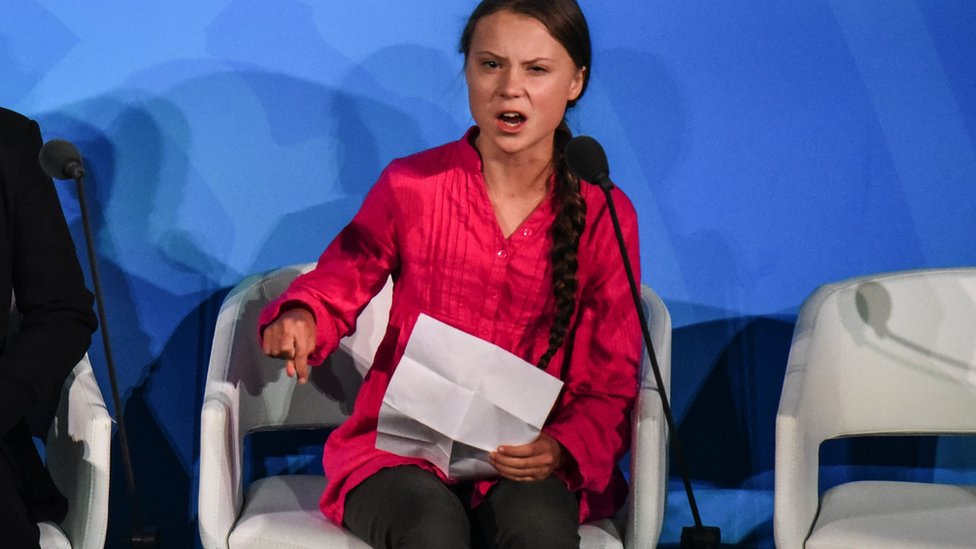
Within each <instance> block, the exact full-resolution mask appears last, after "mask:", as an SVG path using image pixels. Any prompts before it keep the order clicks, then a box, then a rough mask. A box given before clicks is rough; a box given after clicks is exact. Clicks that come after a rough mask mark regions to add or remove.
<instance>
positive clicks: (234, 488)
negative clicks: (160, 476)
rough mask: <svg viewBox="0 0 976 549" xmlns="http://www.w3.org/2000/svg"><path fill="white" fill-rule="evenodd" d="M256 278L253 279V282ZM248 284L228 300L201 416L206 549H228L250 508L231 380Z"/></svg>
mask: <svg viewBox="0 0 976 549" xmlns="http://www.w3.org/2000/svg"><path fill="white" fill-rule="evenodd" d="M252 278H253V277H252ZM251 284H253V280H252V279H247V280H245V281H243V282H241V284H239V285H238V286H237V288H235V290H233V291H232V292H231V294H230V295H228V297H227V298H226V299H225V300H224V304H223V305H222V306H221V310H220V313H219V315H218V317H217V326H216V328H215V333H214V342H213V347H212V349H211V352H210V365H209V367H208V370H207V385H206V389H205V390H204V395H203V407H202V410H201V412H200V476H199V478H200V488H199V495H198V500H197V522H198V525H199V529H200V540H201V541H202V542H203V547H204V548H205V549H214V548H219V549H227V538H228V537H229V536H230V532H231V530H232V529H233V527H234V524H235V523H236V521H237V517H238V516H239V515H240V513H241V509H242V507H243V506H244V493H243V480H242V467H243V459H244V458H243V452H244V450H243V443H244V433H242V432H241V428H240V421H239V410H240V388H239V384H238V383H236V382H233V381H232V380H230V379H229V372H230V371H231V360H233V356H234V354H233V344H234V337H235V331H236V330H238V329H246V328H250V327H243V326H240V325H238V324H237V321H238V317H239V315H240V312H241V308H242V307H243V306H244V299H245V298H246V294H247V292H245V291H241V289H242V288H247V287H248V286H249V285H251Z"/></svg>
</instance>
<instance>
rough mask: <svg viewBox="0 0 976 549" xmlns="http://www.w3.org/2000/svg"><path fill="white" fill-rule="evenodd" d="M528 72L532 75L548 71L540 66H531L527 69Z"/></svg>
mask: <svg viewBox="0 0 976 549" xmlns="http://www.w3.org/2000/svg"><path fill="white" fill-rule="evenodd" d="M529 72H531V73H533V74H545V73H547V72H549V69H547V68H546V67H543V66H540V65H532V66H530V67H529Z"/></svg>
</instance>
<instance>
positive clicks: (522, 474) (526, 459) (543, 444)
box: [488, 432, 563, 481]
mask: <svg viewBox="0 0 976 549" xmlns="http://www.w3.org/2000/svg"><path fill="white" fill-rule="evenodd" d="M488 458H489V459H490V460H491V464H492V465H493V466H494V467H495V470H497V471H498V473H499V474H501V476H503V477H505V478H507V479H511V480H518V481H529V480H543V479H545V478H546V477H548V476H549V475H551V474H552V472H553V471H555V470H556V468H557V467H559V466H560V465H561V464H562V461H563V447H562V445H561V444H559V441H557V440H556V439H554V438H552V437H551V436H549V435H548V434H546V433H544V432H543V433H539V438H537V439H535V440H534V441H533V442H530V443H529V444H523V445H521V446H501V447H499V448H498V450H497V451H495V452H492V453H490V454H488Z"/></svg>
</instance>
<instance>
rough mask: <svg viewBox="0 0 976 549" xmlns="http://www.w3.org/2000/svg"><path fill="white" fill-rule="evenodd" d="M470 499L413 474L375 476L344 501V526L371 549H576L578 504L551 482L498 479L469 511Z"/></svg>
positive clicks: (463, 487)
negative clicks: (468, 548)
mask: <svg viewBox="0 0 976 549" xmlns="http://www.w3.org/2000/svg"><path fill="white" fill-rule="evenodd" d="M470 494H471V485H470V483H467V484H464V483H462V484H460V485H457V486H447V485H445V484H444V483H443V482H441V480H440V479H439V478H437V475H434V474H433V473H430V472H428V471H425V470H423V469H421V468H419V467H413V466H403V467H393V468H389V469H383V470H381V471H379V472H377V473H376V474H375V475H373V476H371V477H370V478H368V479H366V480H365V481H363V482H362V483H361V484H360V485H359V486H357V487H356V488H355V489H353V490H352V491H351V492H350V493H349V494H348V495H347V496H346V505H345V526H346V528H348V529H349V530H350V531H351V532H352V533H353V534H355V535H356V536H357V537H359V538H360V539H362V540H364V541H366V542H367V543H369V544H370V545H371V546H372V547H375V548H377V549H381V548H388V549H394V548H395V549H406V548H417V549H440V548H443V549H464V548H467V547H475V548H486V549H494V548H503V549H523V548H525V549H528V548H531V549H567V548H577V547H579V543H580V538H579V502H578V501H577V499H576V496H575V494H573V493H572V492H570V491H569V490H568V489H567V488H566V485H565V484H564V483H563V481H561V480H559V479H558V478H556V477H553V476H550V477H549V478H547V479H545V480H541V481H537V482H516V481H512V480H507V479H502V480H501V481H500V482H499V483H498V484H496V485H495V486H494V487H492V489H491V490H490V491H489V492H488V494H487V496H486V499H485V501H484V502H482V503H481V504H480V505H478V506H477V507H476V508H474V509H470V508H469V506H468V504H467V502H468V501H469V499H470Z"/></svg>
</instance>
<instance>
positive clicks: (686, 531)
mask: <svg viewBox="0 0 976 549" xmlns="http://www.w3.org/2000/svg"><path fill="white" fill-rule="evenodd" d="M565 157H566V164H567V165H568V166H569V170H570V171H571V172H573V175H575V176H576V177H578V178H580V179H582V180H584V181H588V182H589V183H592V184H594V185H597V186H599V187H600V188H601V189H603V194H604V196H606V199H607V208H608V209H609V211H610V220H611V221H612V222H613V229H614V232H615V233H616V235H617V244H618V245H619V246H620V256H621V258H623V263H624V270H625V271H626V272H627V282H628V283H629V284H630V294H631V297H633V300H634V307H635V308H636V309H637V318H638V319H640V325H641V334H642V335H643V336H644V348H645V349H647V354H648V357H649V358H650V359H651V370H652V371H653V373H654V381H656V382H657V392H658V394H660V395H661V407H662V408H663V410H664V419H665V421H666V422H667V424H668V432H669V433H670V434H671V441H672V442H673V444H672V447H673V448H674V455H675V458H676V460H677V462H678V470H679V472H680V473H681V480H682V481H684V485H685V494H687V496H688V505H689V506H690V507H691V515H692V517H694V519H695V525H694V526H686V527H684V528H682V529H681V549H717V548H718V547H719V544H720V543H721V538H722V533H721V531H720V530H719V528H718V527H717V526H702V521H701V515H699V514H698V504H697V503H696V502H695V493H694V491H692V489H691V481H690V480H689V479H688V466H687V465H686V464H685V460H684V454H683V453H682V449H681V441H680V440H679V439H678V430H677V429H675V426H674V417H673V415H672V414H671V404H670V403H669V402H668V395H667V392H665V390H664V379H663V378H662V377H661V368H660V366H658V363H657V354H656V353H655V352H654V344H653V343H652V342H651V333H650V331H648V328H647V317H646V316H645V315H644V307H642V306H641V299H640V292H639V291H638V289H637V281H636V280H635V279H634V270H633V269H632V268H631V266H630V259H629V257H628V255H627V246H626V245H625V244H624V235H623V231H621V229H620V219H619V218H618V217H617V209H616V207H615V206H614V203H613V196H612V194H611V193H610V191H612V190H613V181H611V180H610V164H609V163H608V162H607V155H606V153H605V152H603V147H601V146H600V144H599V143H598V142H597V140H596V139H593V138H592V137H589V136H587V135H581V136H579V137H574V138H573V139H571V140H570V141H569V143H567V144H566V150H565Z"/></svg>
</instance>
